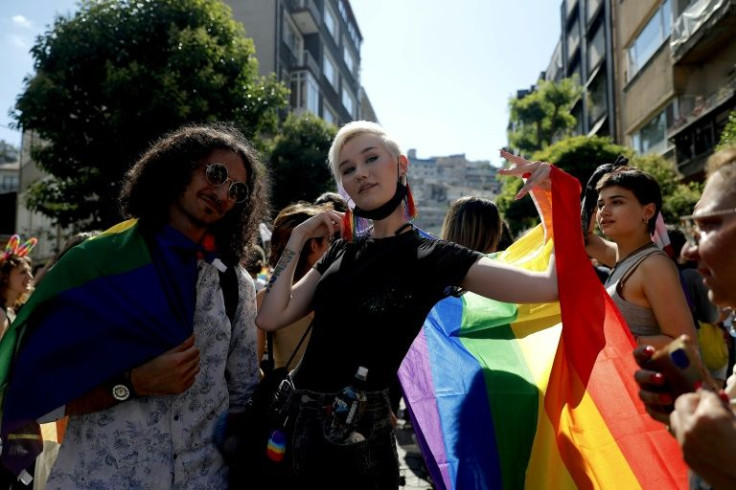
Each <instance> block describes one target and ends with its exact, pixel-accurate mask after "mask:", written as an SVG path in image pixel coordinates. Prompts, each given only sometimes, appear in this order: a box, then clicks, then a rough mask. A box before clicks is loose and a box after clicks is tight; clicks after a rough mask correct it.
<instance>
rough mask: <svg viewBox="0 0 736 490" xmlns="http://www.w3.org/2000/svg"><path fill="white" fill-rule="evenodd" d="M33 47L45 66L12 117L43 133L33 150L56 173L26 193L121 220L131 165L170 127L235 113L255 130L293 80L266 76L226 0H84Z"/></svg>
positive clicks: (53, 213) (69, 215)
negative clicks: (122, 196)
mask: <svg viewBox="0 0 736 490" xmlns="http://www.w3.org/2000/svg"><path fill="white" fill-rule="evenodd" d="M31 51H32V54H33V57H34V65H35V70H36V74H35V76H33V77H32V78H28V79H26V81H25V88H24V92H23V93H22V94H21V95H20V96H19V97H18V100H17V104H16V111H15V112H14V118H15V120H16V121H17V124H18V125H19V126H22V128H23V129H24V130H33V131H35V132H37V133H38V134H39V136H40V137H41V138H42V139H43V140H44V141H45V144H44V145H42V146H38V147H36V148H33V149H32V156H33V158H34V159H35V160H36V162H37V163H38V165H39V166H40V167H41V168H43V169H44V170H45V171H46V172H48V173H49V174H50V175H51V178H47V179H44V180H42V181H39V182H37V183H36V184H35V185H34V186H33V187H32V189H31V193H30V197H29V199H28V205H29V207H31V208H32V209H36V210H38V211H41V212H42V213H44V214H46V215H48V216H50V217H52V218H53V219H54V220H55V221H57V222H59V223H61V224H62V225H69V224H76V226H77V227H78V228H85V227H86V228H101V227H105V226H107V225H109V224H111V223H114V222H115V221H117V220H118V219H119V214H118V207H117V196H118V193H119V189H120V184H121V179H122V177H123V175H124V173H125V171H126V170H127V169H128V168H129V166H130V165H131V164H132V163H133V162H134V161H135V160H136V158H137V157H138V156H139V155H140V154H141V153H142V152H143V151H144V150H145V149H146V148H147V147H148V146H149V145H150V143H151V142H152V141H154V140H155V139H156V138H158V137H159V136H161V135H162V134H163V133H165V132H167V131H170V130H173V129H175V128H177V127H179V126H181V125H182V124H185V123H201V122H209V121H230V122H233V123H234V124H236V125H237V126H238V127H240V128H241V130H243V131H244V133H246V135H248V136H250V137H256V136H257V135H258V134H259V133H260V132H262V131H272V130H273V129H274V128H275V125H276V123H277V120H278V119H277V113H278V109H279V108H281V107H284V106H285V104H286V94H287V90H286V88H285V87H283V85H281V84H279V83H277V82H276V81H275V79H274V78H270V79H263V78H260V77H259V76H258V65H257V61H256V59H255V49H254V47H253V42H252V40H250V39H248V38H246V37H245V32H244V30H243V27H242V25H241V24H239V23H237V22H235V21H234V20H233V19H232V15H231V12H230V10H229V8H228V7H226V6H225V5H224V4H223V3H222V2H220V1H217V0H156V1H152V0H95V1H92V0H84V1H82V2H81V3H80V5H79V10H78V12H77V13H76V14H74V15H73V16H71V17H68V18H64V17H59V18H57V19H56V20H55V21H54V25H53V27H52V28H51V29H50V30H49V31H48V32H46V33H45V34H44V35H42V36H40V37H39V38H38V40H37V41H36V44H35V45H34V47H33V48H32V50H31ZM80 222H81V224H80Z"/></svg>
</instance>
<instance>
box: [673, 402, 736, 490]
mask: <svg viewBox="0 0 736 490" xmlns="http://www.w3.org/2000/svg"><path fill="white" fill-rule="evenodd" d="M670 429H671V431H672V433H673V434H674V436H675V437H676V438H677V442H678V443H679V444H680V446H681V447H682V455H683V457H684V459H685V462H686V463H687V465H688V466H689V467H690V469H692V470H693V471H694V472H695V473H697V474H698V475H699V476H700V477H701V478H703V479H704V480H705V481H707V482H708V483H710V484H711V485H712V486H713V488H736V465H734V464H733V463H734V459H735V458H736V415H735V414H734V411H733V409H731V408H730V407H727V406H726V404H725V403H724V401H723V400H722V399H721V397H720V396H719V395H718V394H716V393H714V392H712V391H707V390H698V392H697V393H687V394H685V395H682V396H680V397H678V398H677V400H676V401H675V410H674V411H673V412H672V414H671V415H670Z"/></svg>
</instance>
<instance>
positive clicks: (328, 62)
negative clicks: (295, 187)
mask: <svg viewBox="0 0 736 490" xmlns="http://www.w3.org/2000/svg"><path fill="white" fill-rule="evenodd" d="M322 73H324V74H325V78H326V79H327V80H328V81H329V82H330V85H332V86H333V87H334V88H335V90H337V68H336V67H335V62H334V61H332V58H330V57H329V55H328V54H327V53H325V55H324V57H323V58H322Z"/></svg>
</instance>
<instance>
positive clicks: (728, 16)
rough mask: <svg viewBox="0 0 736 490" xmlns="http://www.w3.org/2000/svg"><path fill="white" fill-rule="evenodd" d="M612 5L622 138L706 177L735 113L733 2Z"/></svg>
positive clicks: (628, 0) (627, 1) (660, 0)
mask: <svg viewBox="0 0 736 490" xmlns="http://www.w3.org/2000/svg"><path fill="white" fill-rule="evenodd" d="M613 3H614V6H615V10H616V12H615V17H616V23H615V30H616V33H615V37H616V39H617V40H618V42H617V43H616V44H617V49H616V52H615V57H616V60H617V72H618V73H619V74H620V76H619V77H618V86H617V92H618V94H619V97H618V100H619V101H620V108H619V114H620V125H619V126H620V131H619V133H618V135H617V140H618V141H619V142H621V143H623V144H626V145H629V146H631V147H633V148H634V149H635V150H636V151H637V152H639V153H651V152H656V153H659V154H663V155H666V156H668V157H671V158H672V159H674V161H675V162H676V164H677V167H678V169H679V171H680V172H681V173H682V174H683V175H684V176H685V177H686V178H687V179H696V180H702V179H703V165H704V163H705V160H706V159H707V158H708V156H710V155H711V154H712V153H713V148H714V146H715V145H716V144H717V143H718V140H719V138H720V135H721V133H722V132H723V128H724V126H725V125H726V122H727V119H728V114H729V112H730V111H732V110H734V109H736V36H734V33H736V0H698V1H695V0H636V1H634V0H623V1H617V0H614V1H613Z"/></svg>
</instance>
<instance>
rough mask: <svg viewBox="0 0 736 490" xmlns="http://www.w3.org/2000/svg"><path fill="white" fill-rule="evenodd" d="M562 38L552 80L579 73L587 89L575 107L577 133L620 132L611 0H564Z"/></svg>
mask: <svg viewBox="0 0 736 490" xmlns="http://www.w3.org/2000/svg"><path fill="white" fill-rule="evenodd" d="M560 21H561V22H560V25H561V29H560V32H561V33H562V34H561V36H560V41H559V43H558V45H557V46H556V47H555V50H554V52H553V54H552V59H551V60H550V64H549V66H548V68H547V71H546V72H545V73H546V78H547V79H548V80H560V79H562V78H568V77H576V78H577V79H578V80H579V81H580V84H581V85H582V86H583V89H584V96H583V97H581V98H580V99H579V100H578V101H577V103H576V104H575V106H574V107H573V108H572V114H573V115H574V116H575V118H576V119H577V121H578V125H577V128H576V129H575V133H576V134H586V135H589V136H592V135H599V136H609V135H610V136H612V135H614V134H615V133H616V117H615V110H614V107H615V81H614V78H615V69H614V68H615V65H614V59H613V57H612V56H611V55H610V53H611V52H612V43H613V33H612V28H611V26H612V12H611V2H610V1H608V0H563V2H562V4H561V5H560Z"/></svg>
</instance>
